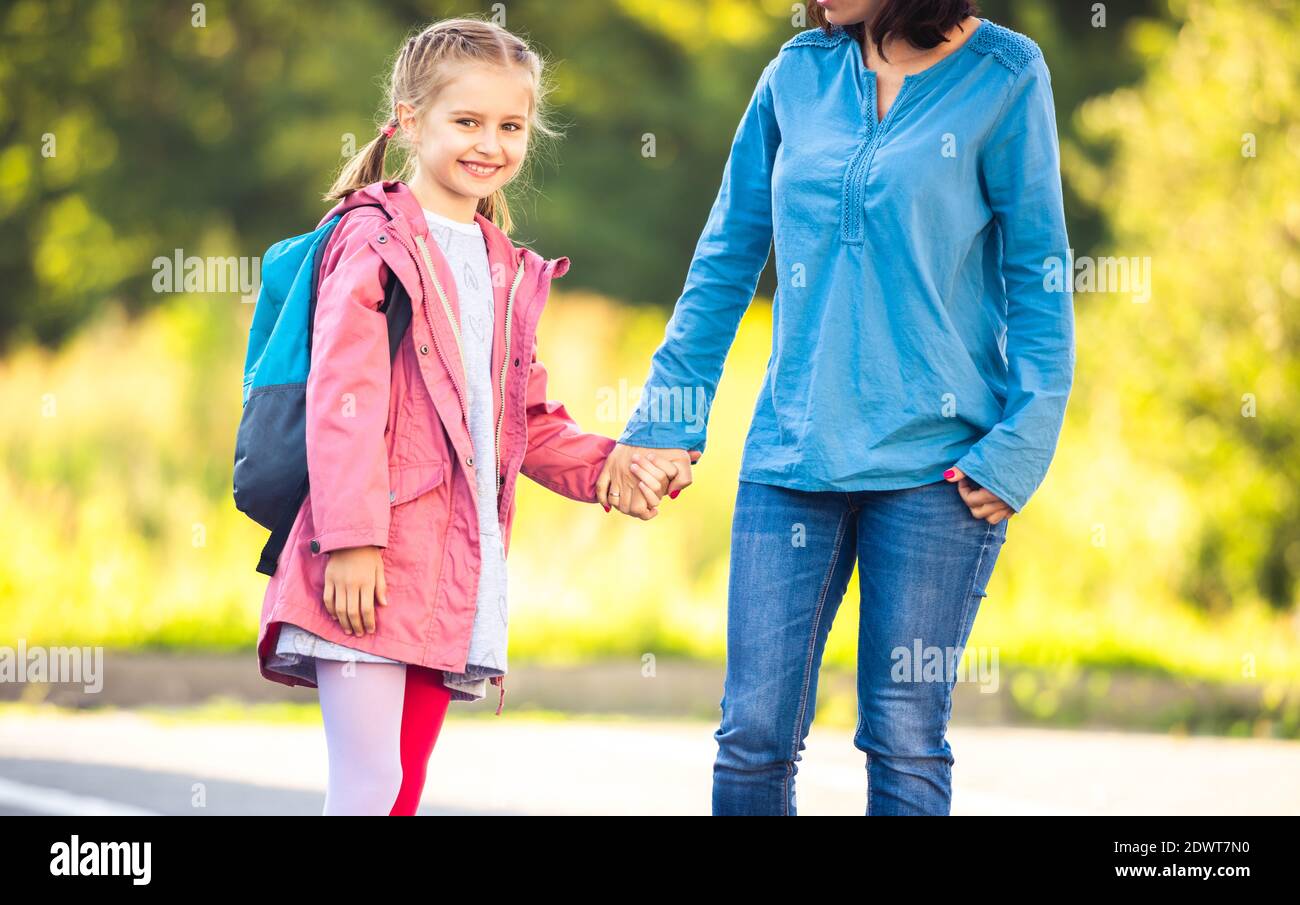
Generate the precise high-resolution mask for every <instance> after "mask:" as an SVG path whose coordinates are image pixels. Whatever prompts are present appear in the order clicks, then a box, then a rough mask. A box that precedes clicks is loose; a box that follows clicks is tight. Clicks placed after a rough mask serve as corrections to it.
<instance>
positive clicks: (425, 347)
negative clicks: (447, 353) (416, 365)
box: [420, 343, 429, 355]
mask: <svg viewBox="0 0 1300 905" xmlns="http://www.w3.org/2000/svg"><path fill="white" fill-rule="evenodd" d="M420 354H421V355H428V354H429V344H428V343H420Z"/></svg>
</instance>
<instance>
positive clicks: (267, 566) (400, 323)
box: [257, 204, 411, 575]
mask: <svg viewBox="0 0 1300 905" xmlns="http://www.w3.org/2000/svg"><path fill="white" fill-rule="evenodd" d="M361 207H377V208H379V209H380V210H381V211H383V212H384V215H385V216H388V211H385V210H384V209H383V207H382V206H380V205H378V204H365V205H357V207H354V208H350V209H349V210H348V212H347V213H351V212H352V211H354V210H357V209H358V208H361ZM347 213H345V214H344V216H347ZM388 219H390V220H391V219H392V217H391V216H389V217H388ZM340 222H342V220H341V218H340ZM334 228H335V229H337V228H338V226H337V225H335V227H334ZM328 244H329V243H328V242H321V243H320V244H319V245H317V247H316V255H315V257H314V259H313V260H312V276H311V301H310V303H309V305H308V320H307V354H308V360H310V357H311V341H312V327H313V325H314V324H315V321H316V292H317V290H318V289H319V287H320V271H321V262H322V260H323V259H324V257H325V246H326V245H328ZM379 310H380V311H383V312H384V314H385V316H386V317H387V319H388V361H389V367H390V368H391V367H392V362H393V361H394V360H396V358H397V350H398V349H399V348H401V344H402V338H403V337H405V336H406V331H407V329H408V328H409V327H410V325H411V297H410V295H408V294H407V292H406V287H405V286H403V285H402V281H401V280H400V279H398V278H397V274H396V273H392V272H391V271H390V273H389V276H388V285H387V286H386V287H385V288H384V301H383V302H382V303H381V304H380V306H379ZM308 490H309V484H308V475H307V473H306V471H304V472H303V476H302V483H301V484H300V485H299V486H298V489H297V490H296V491H295V492H294V494H293V496H291V497H290V498H289V504H288V505H286V506H285V507H284V511H283V512H282V513H281V515H280V518H279V520H277V521H276V523H275V527H274V528H273V529H272V530H271V536H270V537H269V538H268V539H267V541H266V546H264V547H263V548H262V555H261V556H260V557H259V558H258V561H257V571H258V572H261V573H262V574H263V575H274V574H275V570H276V567H277V565H278V564H279V561H280V552H281V551H282V550H283V549H284V545H285V543H286V542H287V541H288V540H289V532H290V531H292V530H293V523H294V522H295V521H297V519H298V512H299V510H300V509H302V503H303V500H305V499H307V493H308Z"/></svg>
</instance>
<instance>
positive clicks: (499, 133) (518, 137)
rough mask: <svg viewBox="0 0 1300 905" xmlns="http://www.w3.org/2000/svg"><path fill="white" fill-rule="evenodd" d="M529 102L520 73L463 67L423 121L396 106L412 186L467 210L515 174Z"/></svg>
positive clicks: (524, 77)
mask: <svg viewBox="0 0 1300 905" xmlns="http://www.w3.org/2000/svg"><path fill="white" fill-rule="evenodd" d="M532 97H533V92H532V85H531V83H530V79H529V76H528V74H527V72H526V71H525V70H523V69H522V68H518V67H503V66H485V65H479V64H472V65H470V64H467V65H464V66H462V67H460V72H459V73H458V74H457V75H456V76H455V77H454V78H453V79H452V80H451V81H450V82H448V83H447V84H446V85H445V86H444V87H443V89H442V90H441V91H440V92H439V93H438V95H437V97H436V98H435V99H434V100H433V102H432V103H431V104H430V105H429V108H428V110H426V111H425V114H424V116H423V117H421V118H418V119H417V117H416V115H415V112H414V110H413V109H412V108H411V107H410V105H408V104H404V103H401V104H398V105H397V114H398V119H399V121H400V122H401V126H402V129H403V131H404V132H405V134H406V135H407V137H408V138H409V139H410V140H411V141H412V142H413V143H414V144H415V145H416V159H417V161H418V170H417V173H416V177H415V181H418V182H420V183H421V184H423V186H424V187H425V188H427V189H428V190H430V191H432V192H435V193H437V194H438V195H440V196H441V197H442V198H443V199H444V200H445V201H447V202H449V204H450V206H452V207H460V206H461V205H467V206H468V207H469V209H470V210H471V211H472V210H473V208H474V206H475V205H477V203H478V201H479V199H481V198H486V197H487V196H489V195H491V194H492V193H493V192H495V191H496V190H497V189H499V188H501V187H502V186H504V185H505V184H506V183H508V182H509V181H510V180H511V179H513V178H514V177H515V175H516V174H517V173H518V172H519V167H520V165H521V164H522V163H523V161H524V154H525V152H526V151H527V148H528V112H529V109H530V107H531V104H532Z"/></svg>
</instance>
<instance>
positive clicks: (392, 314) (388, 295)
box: [307, 204, 411, 362]
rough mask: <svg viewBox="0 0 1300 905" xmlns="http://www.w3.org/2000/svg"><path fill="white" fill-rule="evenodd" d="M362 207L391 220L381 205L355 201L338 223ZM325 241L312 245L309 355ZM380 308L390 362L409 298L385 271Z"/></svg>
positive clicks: (401, 332) (406, 319)
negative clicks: (314, 254) (377, 210)
mask: <svg viewBox="0 0 1300 905" xmlns="http://www.w3.org/2000/svg"><path fill="white" fill-rule="evenodd" d="M363 207H375V208H379V211H380V212H381V213H382V214H383V215H384V216H385V217H387V218H388V219H389V220H392V219H393V218H392V216H391V215H390V214H389V213H388V211H386V210H384V207H383V205H381V204H358V205H357V206H356V207H353V208H348V210H346V211H344V212H343V214H342V215H340V217H339V223H340V224H341V223H342V222H343V217H346V216H347V215H348V214H350V213H352V212H353V211H355V210H360V209H361V208H363ZM334 228H335V229H338V224H336V225H335V227H334ZM328 244H329V241H328V240H326V241H324V242H321V243H320V244H319V245H317V246H316V256H315V258H314V259H313V260H312V270H311V298H310V301H309V302H308V306H307V311H308V313H307V355H308V358H309V359H310V356H311V341H312V332H313V331H312V327H313V325H314V324H315V323H316V293H317V291H318V290H319V289H320V272H321V265H322V263H323V261H324V258H325V246H326V245H328ZM378 310H380V311H382V312H384V314H385V315H386V316H387V318H388V360H389V361H390V362H392V361H393V360H394V359H396V358H397V350H398V349H399V348H400V347H401V344H402V337H403V336H405V335H406V328H407V327H409V326H410V324H411V298H410V296H409V295H408V294H407V292H406V287H405V286H403V285H402V281H401V280H399V279H398V278H397V274H395V273H392V272H391V271H390V272H389V278H388V285H387V286H386V287H385V288H384V300H383V302H382V303H381V304H380V305H379V309H378Z"/></svg>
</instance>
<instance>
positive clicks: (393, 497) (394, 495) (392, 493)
mask: <svg viewBox="0 0 1300 905" xmlns="http://www.w3.org/2000/svg"><path fill="white" fill-rule="evenodd" d="M396 499H397V491H396V490H390V491H388V502H390V503H392V502H394V501H395V500H396Z"/></svg>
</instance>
